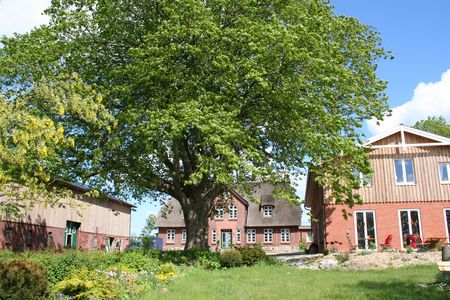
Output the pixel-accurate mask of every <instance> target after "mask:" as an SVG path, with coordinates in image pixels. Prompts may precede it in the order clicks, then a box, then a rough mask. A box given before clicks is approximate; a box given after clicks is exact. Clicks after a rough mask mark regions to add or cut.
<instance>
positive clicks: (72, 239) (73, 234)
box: [64, 221, 81, 249]
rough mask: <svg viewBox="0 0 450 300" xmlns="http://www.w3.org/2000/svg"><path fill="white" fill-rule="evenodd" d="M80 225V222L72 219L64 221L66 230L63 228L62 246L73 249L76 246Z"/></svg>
mask: <svg viewBox="0 0 450 300" xmlns="http://www.w3.org/2000/svg"><path fill="white" fill-rule="evenodd" d="M80 226H81V223H77V222H72V221H67V222H66V230H64V248H73V249H75V248H76V247H77V237H78V230H79V228H80Z"/></svg>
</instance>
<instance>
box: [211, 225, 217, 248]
mask: <svg viewBox="0 0 450 300" xmlns="http://www.w3.org/2000/svg"><path fill="white" fill-rule="evenodd" d="M211 243H213V244H215V243H217V232H216V231H215V230H214V229H213V230H212V231H211Z"/></svg>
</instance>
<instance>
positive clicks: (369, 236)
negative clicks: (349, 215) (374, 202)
mask: <svg viewBox="0 0 450 300" xmlns="http://www.w3.org/2000/svg"><path fill="white" fill-rule="evenodd" d="M355 215H356V218H355V222H356V240H357V242H358V249H361V250H376V249H377V237H376V230H375V213H374V212H373V211H357V212H355Z"/></svg>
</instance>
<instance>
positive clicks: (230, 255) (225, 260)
mask: <svg viewBox="0 0 450 300" xmlns="http://www.w3.org/2000/svg"><path fill="white" fill-rule="evenodd" d="M220 263H221V264H222V266H223V267H226V268H234V267H239V266H241V265H242V255H241V253H240V252H239V251H238V250H227V251H224V252H222V253H221V254H220Z"/></svg>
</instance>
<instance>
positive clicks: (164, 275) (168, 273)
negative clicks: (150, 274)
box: [155, 263, 176, 284]
mask: <svg viewBox="0 0 450 300" xmlns="http://www.w3.org/2000/svg"><path fill="white" fill-rule="evenodd" d="M175 274H176V268H175V265H174V264H172V263H165V264H162V265H161V266H159V273H158V274H157V275H156V276H155V278H156V279H158V280H159V281H161V282H162V283H165V284H167V283H169V282H170V281H171V280H172V278H173V277H174V276H175Z"/></svg>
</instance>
